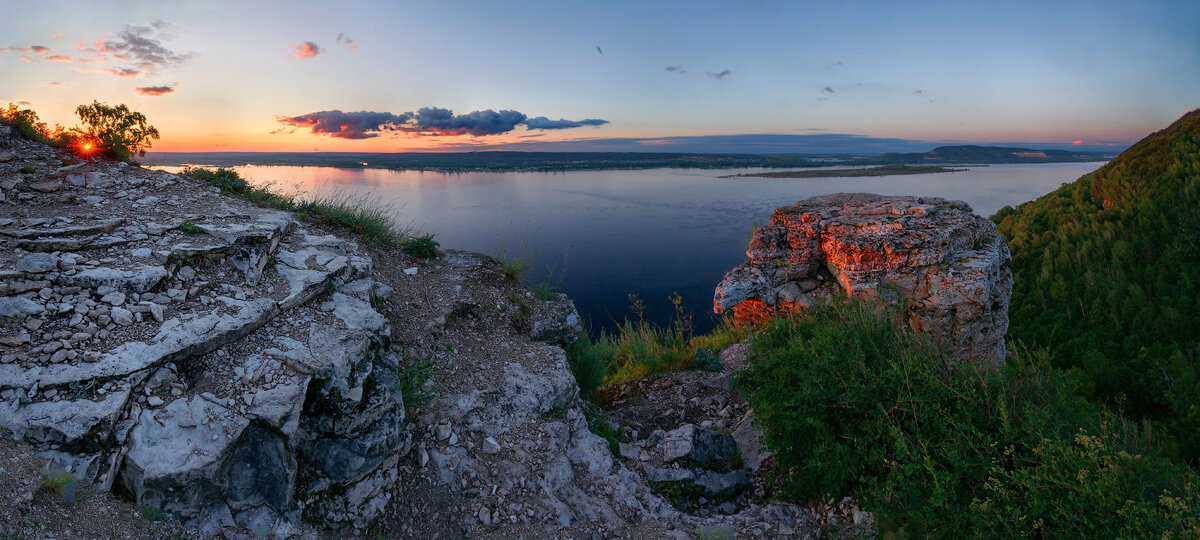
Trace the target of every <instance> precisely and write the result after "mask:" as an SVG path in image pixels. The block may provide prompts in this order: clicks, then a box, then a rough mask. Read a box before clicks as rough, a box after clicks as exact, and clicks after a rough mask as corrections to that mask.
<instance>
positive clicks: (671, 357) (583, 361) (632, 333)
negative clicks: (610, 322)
mask: <svg viewBox="0 0 1200 540" xmlns="http://www.w3.org/2000/svg"><path fill="white" fill-rule="evenodd" d="M671 303H672V305H673V306H674V307H675V318H674V320H673V321H672V322H671V324H670V325H668V326H667V327H666V328H663V327H659V326H656V325H654V324H652V323H648V322H646V321H645V319H643V318H642V317H641V316H640V313H641V310H642V309H644V307H643V304H642V303H641V301H640V300H636V299H635V300H634V305H633V309H634V311H635V312H637V313H639V317H638V320H637V321H629V320H627V321H625V322H624V323H623V324H622V325H621V326H620V327H619V328H618V329H617V331H616V332H614V333H611V334H610V333H607V332H601V333H600V335H599V336H598V337H597V338H596V339H591V338H590V337H588V335H587V332H581V333H580V335H579V338H578V339H576V340H575V342H574V343H572V344H571V345H569V346H568V347H567V360H568V361H569V362H570V364H571V370H572V372H574V373H575V380H576V382H578V383H579V388H580V391H581V392H582V393H583V395H584V396H589V397H591V396H594V395H595V394H596V392H597V390H600V389H603V388H605V387H617V386H619V385H621V384H624V383H627V382H630V381H635V380H638V379H641V378H643V377H647V376H650V375H656V374H659V373H665V372H668V371H679V370H683V369H691V368H693V367H697V368H700V369H711V368H712V366H713V361H712V359H711V357H712V356H714V355H715V353H717V352H720V351H721V350H722V349H724V348H725V347H728V346H730V345H733V344H734V343H738V342H740V341H742V340H743V339H745V338H746V336H747V335H748V334H749V330H748V329H746V328H744V327H739V326H737V325H735V324H734V323H733V321H732V320H730V319H724V320H722V322H721V323H720V324H719V325H718V326H717V328H715V329H713V330H712V331H711V332H709V333H707V334H702V335H693V334H692V325H691V321H690V319H689V316H688V315H687V314H685V313H684V312H683V299H682V298H681V297H680V296H679V295H675V296H673V297H671ZM698 359H699V362H697V360H698ZM717 362H718V363H719V362H720V361H719V360H717Z"/></svg>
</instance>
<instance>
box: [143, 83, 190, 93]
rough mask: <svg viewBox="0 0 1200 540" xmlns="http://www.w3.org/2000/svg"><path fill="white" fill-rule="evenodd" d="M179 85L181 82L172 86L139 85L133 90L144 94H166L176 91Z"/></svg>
mask: <svg viewBox="0 0 1200 540" xmlns="http://www.w3.org/2000/svg"><path fill="white" fill-rule="evenodd" d="M177 86H179V83H175V84H172V85H170V86H139V87H137V88H134V89H133V91H134V92H137V93H139V94H141V95H143V96H164V95H167V94H170V93H173V92H175V87H177Z"/></svg>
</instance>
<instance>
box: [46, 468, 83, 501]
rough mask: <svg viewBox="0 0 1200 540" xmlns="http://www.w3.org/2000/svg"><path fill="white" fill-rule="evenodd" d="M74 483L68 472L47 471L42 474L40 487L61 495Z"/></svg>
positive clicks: (73, 478)
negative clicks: (42, 486)
mask: <svg viewBox="0 0 1200 540" xmlns="http://www.w3.org/2000/svg"><path fill="white" fill-rule="evenodd" d="M74 482H75V477H74V476H72V475H71V473H70V472H69V471H63V470H59V471H53V472H52V471H50V470H49V469H47V470H45V471H43V472H42V485H44V486H46V488H47V489H49V490H50V491H53V492H54V493H57V494H59V495H62V494H63V493H64V492H65V491H66V490H67V488H68V487H70V485H71V484H73V483H74Z"/></svg>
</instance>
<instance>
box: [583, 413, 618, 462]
mask: <svg viewBox="0 0 1200 540" xmlns="http://www.w3.org/2000/svg"><path fill="white" fill-rule="evenodd" d="M583 417H584V419H586V420H587V425H588V430H589V431H591V432H592V433H595V434H596V435H599V436H600V438H602V439H604V440H606V441H608V449H609V450H610V451H611V452H612V454H613V455H614V456H619V455H621V446H620V444H621V439H622V438H623V436H622V434H621V428H619V427H617V426H615V425H613V423H612V422H611V421H609V419H608V415H606V414H604V410H603V409H601V408H600V407H596V406H586V407H583Z"/></svg>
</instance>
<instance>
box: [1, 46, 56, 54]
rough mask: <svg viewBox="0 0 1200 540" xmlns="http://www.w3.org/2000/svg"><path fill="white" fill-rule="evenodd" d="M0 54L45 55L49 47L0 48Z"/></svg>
mask: <svg viewBox="0 0 1200 540" xmlns="http://www.w3.org/2000/svg"><path fill="white" fill-rule="evenodd" d="M0 52H9V53H33V54H46V53H48V52H50V47H43V46H41V45H31V46H29V47H0Z"/></svg>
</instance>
